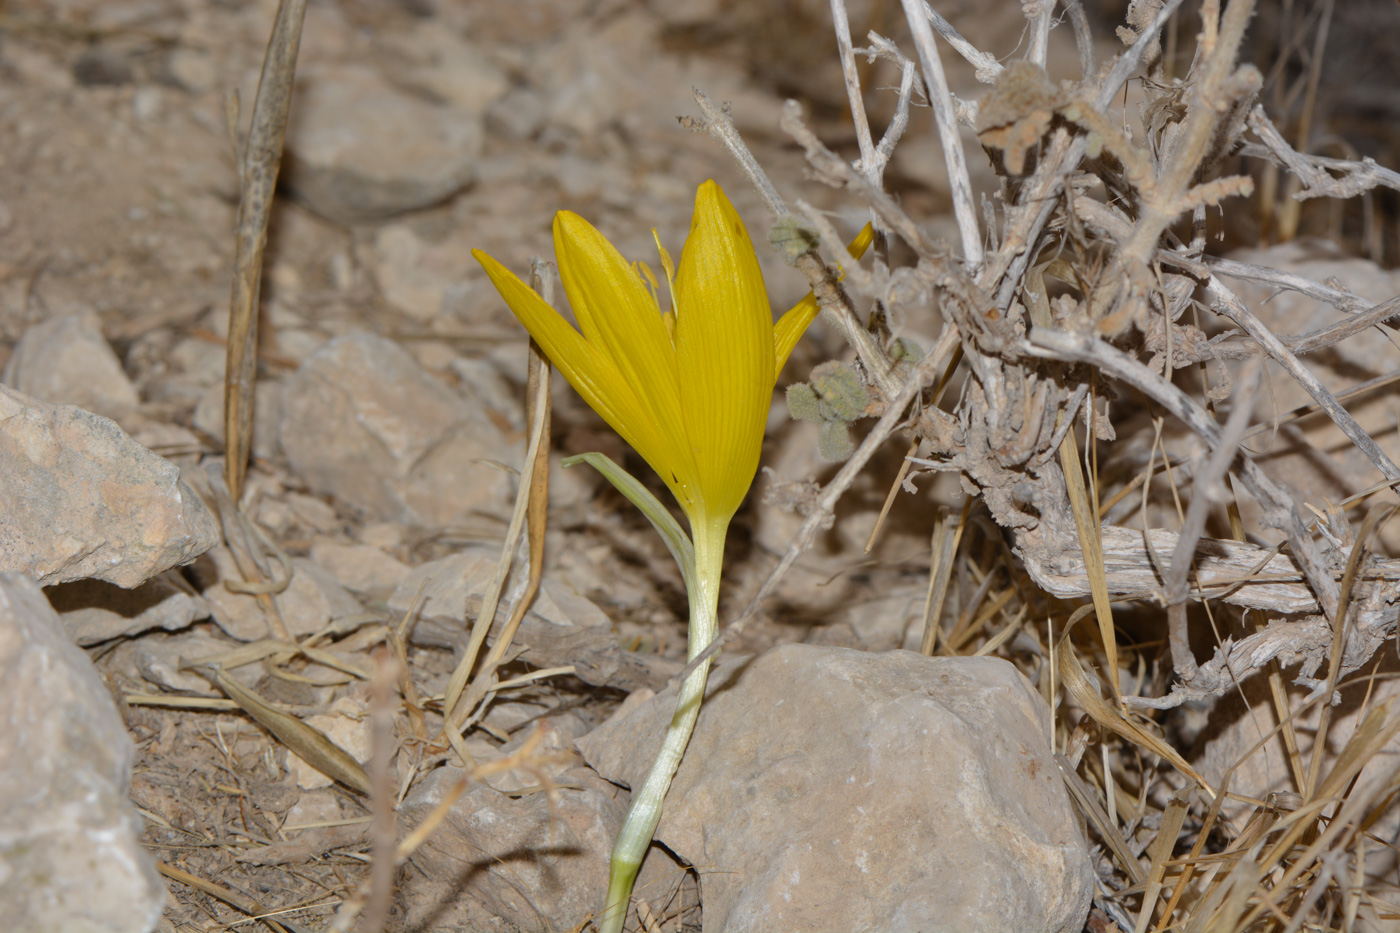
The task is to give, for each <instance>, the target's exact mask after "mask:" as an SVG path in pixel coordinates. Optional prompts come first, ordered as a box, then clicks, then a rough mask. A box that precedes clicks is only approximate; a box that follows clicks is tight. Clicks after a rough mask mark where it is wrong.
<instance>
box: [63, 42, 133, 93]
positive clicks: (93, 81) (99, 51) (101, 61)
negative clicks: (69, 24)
mask: <svg viewBox="0 0 1400 933" xmlns="http://www.w3.org/2000/svg"><path fill="white" fill-rule="evenodd" d="M73 77H75V78H77V79H78V83H79V84H83V85H87V86H89V87H93V86H98V85H121V84H130V83H131V79H132V77H133V73H132V68H131V60H130V58H128V57H127V55H126V54H125V53H123V52H120V51H118V50H116V49H113V48H109V47H107V46H105V45H94V46H91V47H90V48H88V49H87V51H85V52H83V54H82V55H79V56H78V60H77V61H76V62H74V63H73Z"/></svg>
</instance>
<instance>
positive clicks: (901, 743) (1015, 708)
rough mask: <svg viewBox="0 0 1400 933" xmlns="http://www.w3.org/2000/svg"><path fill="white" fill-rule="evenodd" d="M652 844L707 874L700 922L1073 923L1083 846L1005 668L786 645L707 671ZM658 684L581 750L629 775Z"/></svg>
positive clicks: (923, 930)
mask: <svg viewBox="0 0 1400 933" xmlns="http://www.w3.org/2000/svg"><path fill="white" fill-rule="evenodd" d="M706 695H707V699H706V701H705V704H704V706H702V707H701V710H700V719H699V722H698V724H697V726H696V729H695V733H694V735H693V737H692V738H691V740H690V744H689V746H688V747H687V749H686V753H685V757H684V758H683V759H682V761H681V765H680V769H679V771H678V772H677V774H676V777H675V781H674V783H673V784H672V785H671V789H670V792H669V794H668V795H667V797H666V806H665V810H664V812H663V814H662V817H661V823H660V826H659V827H658V830H657V834H656V838H657V840H658V841H659V842H661V843H662V844H664V845H665V846H666V847H667V848H669V849H670V850H671V851H672V852H675V853H676V854H677V855H678V856H680V857H681V858H682V859H684V860H686V861H688V862H689V863H690V864H692V865H695V866H700V867H702V868H703V869H704V916H703V924H704V926H703V929H704V930H705V931H706V933H709V931H718V930H881V931H885V933H916V931H917V933H942V931H947V933H954V931H981V930H986V931H992V930H1016V931H1018V933H1038V931H1045V933H1051V931H1053V933H1078V931H1080V930H1082V929H1083V925H1084V921H1085V918H1086V916H1087V914H1088V910H1089V904H1090V897H1091V896H1092V894H1093V890H1094V888H1093V882H1094V877H1093V872H1092V870H1091V863H1090V860H1089V847H1088V844H1087V843H1086V841H1085V839H1084V836H1083V835H1082V832H1081V830H1080V827H1079V817H1078V815H1077V814H1076V812H1075V810H1074V809H1073V807H1072V806H1071V804H1070V800H1069V797H1068V795H1067V793H1066V791H1065V788H1064V783H1063V781H1062V780H1061V778H1060V773H1059V767H1058V766H1057V765H1056V763H1055V758H1054V755H1053V753H1052V752H1051V749H1050V747H1049V745H1048V744H1047V741H1046V730H1047V727H1048V723H1049V718H1050V712H1049V710H1048V708H1047V707H1046V706H1045V703H1044V701H1043V700H1042V699H1041V698H1040V696H1039V694H1037V693H1036V692H1035V690H1034V688H1033V687H1031V685H1030V683H1029V682H1028V681H1027V680H1026V679H1025V678H1024V677H1023V676H1022V675H1021V674H1020V673H1019V672H1017V670H1016V669H1015V668H1014V667H1013V666H1012V665H1010V664H1009V663H1007V662H1005V661H1001V660H997V659H993V658H928V657H925V656H923V655H920V654H916V653H914V652H910V651H891V652H886V653H883V654H871V653H867V652H861V651H852V650H848V649H842V648H824V647H813V646H810V645H784V646H781V647H778V648H775V649H773V650H771V651H769V652H767V653H766V654H763V655H760V656H759V657H757V658H753V659H744V660H737V661H734V662H729V663H726V664H723V665H720V666H719V667H718V668H717V669H716V670H715V671H714V672H713V673H712V674H711V675H710V680H709V686H708V689H707V691H706ZM674 710H675V693H674V690H673V689H672V688H668V689H667V690H665V691H663V692H662V693H660V694H658V695H657V696H655V697H653V698H652V699H650V700H648V701H646V702H645V703H641V704H636V705H634V706H633V707H632V708H631V709H630V710H622V711H619V714H618V715H617V716H615V717H614V718H613V719H610V720H609V721H608V722H607V723H605V724H604V725H603V726H601V727H599V728H598V729H596V730H594V731H593V732H591V733H589V734H588V735H586V736H584V737H583V738H582V739H580V740H578V742H577V743H576V744H577V745H578V747H579V749H580V750H581V751H582V752H583V754H584V757H585V758H586V759H587V761H588V763H589V764H590V765H592V766H593V767H594V768H595V769H597V770H598V772H599V773H600V774H601V775H602V776H603V777H605V778H607V779H608V780H610V781H613V782H620V783H623V784H626V785H629V786H632V787H636V786H638V785H639V784H640V783H641V781H642V779H643V777H644V776H645V774H646V772H647V770H648V769H649V768H650V765H651V761H652V759H653V757H654V755H655V750H656V748H657V746H658V745H659V743H660V741H661V737H662V734H663V733H664V730H665V728H666V725H667V724H668V723H669V721H670V719H671V715H672V713H673V712H674Z"/></svg>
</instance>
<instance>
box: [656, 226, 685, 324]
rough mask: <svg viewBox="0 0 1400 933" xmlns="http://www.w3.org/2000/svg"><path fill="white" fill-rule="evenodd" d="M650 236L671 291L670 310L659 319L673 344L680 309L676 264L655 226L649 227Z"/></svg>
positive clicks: (667, 286) (667, 285)
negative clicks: (677, 293) (677, 298)
mask: <svg viewBox="0 0 1400 933" xmlns="http://www.w3.org/2000/svg"><path fill="white" fill-rule="evenodd" d="M651 238H652V239H653V240H655V241H656V252H657V253H658V254H660V256H661V271H663V272H665V273H666V288H667V289H668V290H669V291H670V292H671V310H669V311H667V312H665V313H664V314H662V315H661V319H662V320H663V321H665V322H666V333H668V334H670V335H671V343H672V344H675V342H676V313H677V312H679V311H680V306H679V305H678V304H677V303H676V264H675V263H673V262H671V254H670V253H668V252H666V247H664V246H662V245H661V237H660V236H659V235H658V234H657V232H656V228H655V227H652V228H651Z"/></svg>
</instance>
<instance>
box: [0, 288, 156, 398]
mask: <svg viewBox="0 0 1400 933" xmlns="http://www.w3.org/2000/svg"><path fill="white" fill-rule="evenodd" d="M4 382H5V384H6V385H8V386H12V387H13V388H15V389H18V390H19V391H21V392H23V393H25V394H26V395H32V396H34V397H35V398H37V399H42V400H43V401H45V402H53V403H55V404H61V405H76V406H78V407H79V408H86V409H87V410H88V411H91V412H96V413H97V414H99V415H105V416H107V417H108V418H120V417H122V416H123V415H127V414H129V413H130V412H131V411H132V410H133V409H135V408H136V406H137V405H139V404H141V398H140V396H139V395H137V393H136V386H135V385H133V384H132V382H131V379H130V378H129V377H128V376H127V374H126V371H125V370H124V369H122V364H121V361H120V360H118V359H117V355H116V354H115V353H113V352H112V348H111V346H109V345H108V343H107V339H106V338H105V337H103V336H102V322H101V321H100V320H99V319H98V317H97V313H96V312H94V311H92V310H91V309H88V310H85V311H79V312H77V313H76V314H66V315H63V316H62V317H56V318H51V319H49V320H46V321H44V322H42V323H39V324H35V325H34V326H33V327H30V328H29V329H28V330H26V331H25V332H24V336H23V337H21V338H20V340H19V343H18V344H17V345H16V346H15V350H14V353H13V355H11V357H10V361H9V363H7V364H6V366H5V376H4Z"/></svg>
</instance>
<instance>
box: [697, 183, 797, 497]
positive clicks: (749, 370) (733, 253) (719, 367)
mask: <svg viewBox="0 0 1400 933" xmlns="http://www.w3.org/2000/svg"><path fill="white" fill-rule="evenodd" d="M675 291H676V301H677V305H678V307H677V309H676V362H677V368H678V370H679V373H680V385H681V404H682V408H683V410H684V414H685V423H686V429H687V431H688V432H689V434H690V440H691V444H692V449H693V450H694V452H695V461H696V467H697V469H698V475H699V481H700V490H701V493H702V494H703V496H704V504H705V511H706V516H707V518H708V519H711V520H721V519H722V520H724V521H727V520H728V519H729V518H730V517H732V516H733V514H734V513H735V511H737V510H738V508H739V503H740V502H741V501H742V500H743V498H744V495H745V494H746V493H747V492H748V489H749V485H750V484H751V483H752V482H753V476H754V473H755V471H756V470H757V469H758V454H759V447H760V446H761V444H762V442H763V428H764V425H765V423H766V422H767V419H768V408H769V404H770V402H771V401H772V395H773V380H774V372H773V314H772V311H771V310H770V308H769V305H768V290H767V288H766V287H765V286H764V284H763V273H762V271H760V269H759V267H758V257H757V256H755V255H754V249H753V243H752V242H750V240H749V235H748V232H747V231H746V230H745V229H744V223H743V221H742V220H740V219H739V215H738V213H737V212H736V211H735V210H734V207H733V205H731V204H730V203H729V199H728V198H726V197H725V196H724V192H723V191H721V190H720V187H719V185H717V184H715V183H714V182H713V181H707V182H705V183H704V184H703V185H701V186H700V189H699V190H698V191H697V192H696V193H695V214H694V216H693V217H692V218H691V222H690V236H689V237H688V238H687V239H686V242H685V249H684V250H683V251H682V253H681V264H680V268H679V269H678V270H677V271H676V283H675ZM693 520H694V516H692V521H693Z"/></svg>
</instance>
